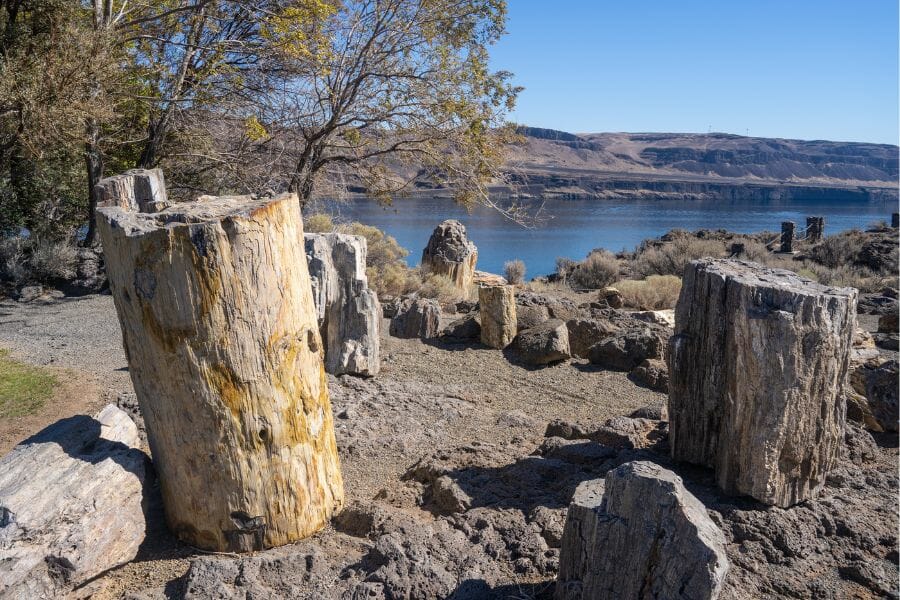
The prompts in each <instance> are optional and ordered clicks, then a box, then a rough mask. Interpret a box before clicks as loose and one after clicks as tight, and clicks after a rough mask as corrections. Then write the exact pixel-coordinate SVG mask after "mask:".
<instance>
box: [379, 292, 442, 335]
mask: <svg viewBox="0 0 900 600" xmlns="http://www.w3.org/2000/svg"><path fill="white" fill-rule="evenodd" d="M440 325H441V305H440V304H438V301H437V300H430V299H426V298H405V299H403V300H401V301H400V303H399V305H398V307H397V314H396V315H395V316H394V318H392V319H391V326H390V334H391V335H392V336H394V337H398V338H422V339H430V338H433V337H437V334H438V329H439V327H440Z"/></svg>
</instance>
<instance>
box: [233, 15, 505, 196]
mask: <svg viewBox="0 0 900 600" xmlns="http://www.w3.org/2000/svg"><path fill="white" fill-rule="evenodd" d="M505 18H506V5H505V2H502V1H501V0H345V1H344V2H331V1H327V0H314V1H312V2H308V3H306V4H305V5H304V6H302V7H291V8H286V9H284V10H282V11H281V12H280V13H278V14H275V15H273V16H272V17H271V18H270V19H269V20H268V22H267V23H266V24H265V27H264V29H263V35H264V36H265V37H266V39H267V40H269V41H270V43H271V44H272V54H271V55H270V57H269V62H268V63H267V64H266V65H265V67H266V68H269V69H272V71H273V73H274V74H275V75H277V77H272V76H269V77H268V78H267V81H266V83H267V85H266V86H265V87H260V88H259V89H258V92H257V94H256V95H255V96H254V97H253V102H252V103H250V104H249V105H248V106H247V109H249V110H250V111H252V113H251V114H250V115H249V117H248V124H249V125H248V134H247V136H249V137H251V138H255V139H256V140H257V143H256V145H255V148H254V151H255V152H256V153H257V155H258V156H264V157H266V158H267V160H268V164H271V165H274V166H275V169H274V170H275V171H276V172H277V173H280V174H282V176H283V180H281V181H276V182H272V183H274V184H275V185H274V186H275V187H280V186H285V187H287V188H289V189H290V190H292V191H295V192H297V194H298V195H299V196H300V198H301V202H303V203H305V202H307V201H308V200H309V199H310V197H311V196H312V194H313V191H314V188H315V185H316V183H317V181H320V180H321V179H322V176H323V175H324V174H326V173H327V174H328V175H330V176H332V177H333V176H335V175H340V174H346V171H347V170H348V169H352V175H353V176H354V177H356V178H358V179H359V180H360V181H361V182H362V184H363V185H364V186H365V187H366V189H367V190H368V191H369V192H370V193H373V194H375V195H376V197H378V198H379V199H381V200H384V201H389V200H390V196H391V194H393V193H396V192H398V191H400V190H403V189H405V188H406V187H408V186H409V185H410V183H411V181H412V180H413V179H414V178H416V177H421V176H422V175H423V174H425V175H426V176H427V177H429V178H430V179H432V180H433V181H434V182H435V183H437V184H440V185H447V186H450V187H452V189H453V190H454V193H455V195H456V198H457V200H459V201H461V202H463V203H466V204H468V203H471V202H473V201H475V200H478V199H480V200H482V201H484V202H490V201H489V198H488V195H487V190H486V187H485V186H486V184H487V183H488V182H489V181H490V180H491V179H493V178H495V177H497V176H498V174H499V167H500V165H501V164H502V160H503V156H502V148H503V146H504V143H505V141H506V140H508V139H509V137H510V133H511V132H510V130H509V129H507V128H504V127H503V125H504V117H505V114H506V112H507V111H508V110H510V109H511V108H512V107H513V104H514V102H515V98H516V94H517V93H518V91H519V88H516V87H514V86H512V85H511V84H510V83H509V79H510V74H509V73H507V72H502V71H501V72H491V71H490V70H489V68H488V48H489V47H490V45H491V44H493V43H494V42H495V41H496V40H497V39H498V38H499V37H500V35H502V34H503V33H504V24H505ZM251 127H252V129H251ZM247 136H245V137H247Z"/></svg>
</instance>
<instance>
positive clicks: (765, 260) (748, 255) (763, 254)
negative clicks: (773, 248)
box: [741, 240, 772, 265]
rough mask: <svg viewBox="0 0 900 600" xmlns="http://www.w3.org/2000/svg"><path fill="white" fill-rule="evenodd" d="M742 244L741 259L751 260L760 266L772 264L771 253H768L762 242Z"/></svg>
mask: <svg viewBox="0 0 900 600" xmlns="http://www.w3.org/2000/svg"><path fill="white" fill-rule="evenodd" d="M742 243H743V244H744V253H743V254H742V255H741V258H745V259H747V260H752V261H753V262H755V263H759V264H761V265H768V264H770V263H771V262H772V253H771V252H769V249H768V248H766V245H765V244H763V243H762V242H757V241H754V240H745V241H744V242H742Z"/></svg>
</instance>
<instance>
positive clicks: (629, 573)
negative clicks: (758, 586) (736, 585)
mask: <svg viewBox="0 0 900 600" xmlns="http://www.w3.org/2000/svg"><path fill="white" fill-rule="evenodd" d="M727 572H728V559H727V557H726V555H725V538H724V536H723V535H722V532H721V531H720V530H719V528H718V527H716V525H715V523H713V522H712V520H711V519H710V518H709V515H708V514H707V513H706V508H705V507H704V506H703V504H701V503H700V501H699V500H697V498H695V497H694V496H693V495H692V494H691V493H690V492H688V491H687V490H685V489H684V484H683V483H682V481H681V478H680V477H678V476H677V475H675V473H673V472H671V471H668V470H666V469H663V468H662V467H660V466H658V465H655V464H653V463H650V462H643V461H640V462H631V463H625V464H624V465H622V466H620V467H618V468H617V469H615V470H613V471H610V472H609V473H607V475H606V479H605V481H604V480H603V479H594V480H589V481H585V482H583V483H582V484H581V485H579V486H578V488H577V489H576V490H575V495H574V497H573V498H572V503H571V504H570V505H569V511H568V514H567V516H566V526H565V529H564V531H563V539H562V546H561V548H560V553H559V576H558V578H557V581H556V594H555V596H554V597H555V599H556V600H604V599H607V598H608V599H610V600H618V599H620V598H683V599H688V600H707V599H713V598H717V597H718V595H719V592H720V591H721V589H722V584H723V582H724V581H725V575H726V574H727Z"/></svg>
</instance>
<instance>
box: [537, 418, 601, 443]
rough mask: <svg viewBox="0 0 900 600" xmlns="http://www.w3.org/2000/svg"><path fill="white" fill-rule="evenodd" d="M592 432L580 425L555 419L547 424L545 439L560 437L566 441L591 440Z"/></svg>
mask: <svg viewBox="0 0 900 600" xmlns="http://www.w3.org/2000/svg"><path fill="white" fill-rule="evenodd" d="M591 432H592V430H591V429H590V428H588V427H585V426H584V425H581V424H579V423H569V422H568V421H563V420H561V419H554V420H552V421H550V422H549V423H547V429H546V430H545V431H544V437H560V438H563V439H564V440H581V439H584V440H586V439H590V437H591Z"/></svg>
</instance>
